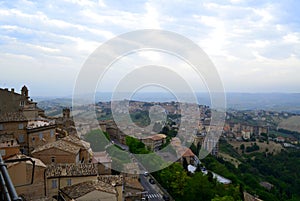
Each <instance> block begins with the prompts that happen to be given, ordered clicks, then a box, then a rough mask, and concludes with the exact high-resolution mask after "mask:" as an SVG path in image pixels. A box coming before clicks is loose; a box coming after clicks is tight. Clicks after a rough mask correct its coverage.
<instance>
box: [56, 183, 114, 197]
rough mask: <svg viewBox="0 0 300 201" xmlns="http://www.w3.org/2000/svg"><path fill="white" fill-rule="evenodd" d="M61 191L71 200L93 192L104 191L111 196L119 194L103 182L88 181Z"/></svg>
mask: <svg viewBox="0 0 300 201" xmlns="http://www.w3.org/2000/svg"><path fill="white" fill-rule="evenodd" d="M61 191H62V192H63V193H64V194H66V195H68V196H69V197H70V198H71V199H76V198H79V197H82V196H84V195H86V194H88V193H90V192H92V191H102V192H106V193H110V194H117V191H116V190H115V187H114V186H112V185H110V184H107V183H105V182H102V181H86V182H82V183H79V184H75V185H72V186H67V187H64V188H62V189H61Z"/></svg>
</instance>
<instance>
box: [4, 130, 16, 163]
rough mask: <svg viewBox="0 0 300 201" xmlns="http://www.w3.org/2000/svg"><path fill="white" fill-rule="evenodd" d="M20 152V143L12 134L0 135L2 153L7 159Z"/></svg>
mask: <svg viewBox="0 0 300 201" xmlns="http://www.w3.org/2000/svg"><path fill="white" fill-rule="evenodd" d="M19 153H20V145H19V144H18V142H17V140H16V139H15V138H14V137H13V136H12V135H0V154H1V155H2V158H3V159H4V160H5V159H6V158H8V157H11V156H13V155H16V154H19Z"/></svg>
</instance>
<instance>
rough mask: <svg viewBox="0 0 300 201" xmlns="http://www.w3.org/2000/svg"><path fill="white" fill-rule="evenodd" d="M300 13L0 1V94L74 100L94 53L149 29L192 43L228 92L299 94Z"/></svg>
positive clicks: (294, 0)
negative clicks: (114, 40) (131, 33)
mask: <svg viewBox="0 0 300 201" xmlns="http://www.w3.org/2000/svg"><path fill="white" fill-rule="evenodd" d="M132 2H134V1H132ZM299 8H300V1H298V0H282V1H272V0H270V1H261V0H249V1H243V0H228V1H226V0H224V1H223V0H222V1H221V0H220V1H216V0H214V1H185V0H181V1H178V0H170V1H164V0H159V1H151V0H149V1H136V2H134V3H125V1H105V0H101V1H80V0H49V1H37V2H35V1H32V2H31V1H26V0H21V1H9V0H7V1H0V68H1V71H0V87H1V88H5V87H7V88H11V87H14V88H16V90H19V89H21V87H22V85H23V84H26V85H28V87H29V89H30V94H31V95H32V96H45V95H48V96H63V95H71V94H72V90H73V86H74V83H75V81H76V77H77V74H78V73H79V71H80V69H81V67H82V65H83V64H84V61H85V60H86V59H87V58H88V56H89V55H90V54H91V53H92V52H93V51H94V50H95V49H96V48H97V47H99V46H100V45H101V44H102V43H103V42H105V41H107V40H109V39H111V38H113V37H115V36H117V35H119V34H122V33H126V32H129V31H134V30H137V29H146V28H147V29H162V30H168V31H172V32H176V33H178V34H181V35H183V36H185V37H187V38H189V39H191V40H192V41H194V42H195V43H197V44H198V45H199V46H200V47H201V48H202V49H203V50H204V51H205V52H206V53H207V54H208V56H209V57H210V59H211V61H212V62H213V63H214V64H215V66H216V68H217V70H218V72H219V74H220V77H221V79H222V81H223V84H224V88H225V90H226V91H228V92H300V79H299V74H300V12H299ZM150 56H153V53H152V55H151V53H150ZM154 57H155V55H154ZM120 71H121V70H120ZM125 73H126V72H125ZM187 77H188V75H187ZM109 80H110V81H111V82H113V81H114V80H113V77H112V78H110V79H109ZM107 86H109V82H108V84H107ZM104 88H105V90H107V91H109V90H111V89H109V87H104Z"/></svg>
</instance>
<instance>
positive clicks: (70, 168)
mask: <svg viewBox="0 0 300 201" xmlns="http://www.w3.org/2000/svg"><path fill="white" fill-rule="evenodd" d="M45 178H46V182H45V185H46V195H47V197H53V196H58V194H59V190H60V189H62V188H64V187H67V186H72V185H75V184H79V183H82V182H85V181H92V180H97V167H96V166H95V165H94V164H86V163H83V164H52V165H49V166H48V167H47V169H46V171H45Z"/></svg>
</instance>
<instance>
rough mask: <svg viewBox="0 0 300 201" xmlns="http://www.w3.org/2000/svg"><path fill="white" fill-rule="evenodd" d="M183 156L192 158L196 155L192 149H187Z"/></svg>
mask: <svg viewBox="0 0 300 201" xmlns="http://www.w3.org/2000/svg"><path fill="white" fill-rule="evenodd" d="M182 156H183V157H190V156H195V154H194V153H193V152H192V150H191V149H190V148H187V149H186V151H185V152H184V154H183V155H182Z"/></svg>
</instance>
